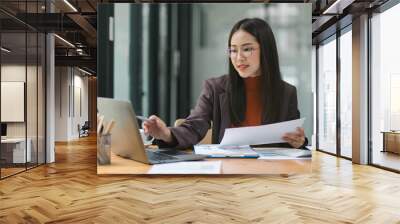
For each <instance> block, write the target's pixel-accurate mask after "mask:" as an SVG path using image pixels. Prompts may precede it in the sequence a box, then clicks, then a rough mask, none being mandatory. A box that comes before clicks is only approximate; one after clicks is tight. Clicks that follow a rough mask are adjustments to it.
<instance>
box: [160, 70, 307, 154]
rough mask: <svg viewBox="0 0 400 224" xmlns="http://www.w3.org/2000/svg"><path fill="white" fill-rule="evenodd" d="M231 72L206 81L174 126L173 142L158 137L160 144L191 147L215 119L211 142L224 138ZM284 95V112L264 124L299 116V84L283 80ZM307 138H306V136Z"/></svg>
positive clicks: (282, 99)
mask: <svg viewBox="0 0 400 224" xmlns="http://www.w3.org/2000/svg"><path fill="white" fill-rule="evenodd" d="M228 86H229V76H228V75H223V76H220V77H216V78H211V79H208V80H205V81H204V84H203V90H202V92H201V94H200V97H199V98H198V100H197V105H196V107H195V108H194V109H193V110H192V111H191V113H190V115H189V116H188V117H187V118H186V121H185V122H184V123H182V124H181V125H179V126H178V127H171V128H170V130H171V132H172V135H173V136H174V137H175V140H176V141H175V143H174V144H165V143H164V142H162V141H159V140H158V141H156V144H158V145H159V146H160V147H176V148H189V147H191V146H193V145H195V144H197V143H198V142H200V141H201V139H203V137H204V136H205V135H206V133H207V131H208V129H209V128H210V126H211V121H212V143H213V144H218V143H220V142H221V140H222V138H223V136H224V133H225V129H226V128H229V127H230V125H231V120H230V115H229V99H228V91H229V90H228ZM283 86H284V90H283V96H282V98H281V101H282V103H281V114H280V117H279V120H271V119H268V118H267V119H266V120H263V121H262V124H271V123H276V122H282V121H288V120H293V119H298V118H300V112H299V110H298V108H297V92H296V87H294V86H292V85H290V84H288V83H286V82H284V84H283ZM306 141H307V140H306ZM270 146H281V147H291V146H290V145H289V144H287V143H285V144H274V145H270Z"/></svg>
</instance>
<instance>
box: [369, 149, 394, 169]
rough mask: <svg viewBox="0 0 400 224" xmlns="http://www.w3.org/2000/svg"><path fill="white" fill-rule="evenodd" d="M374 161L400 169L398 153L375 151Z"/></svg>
mask: <svg viewBox="0 0 400 224" xmlns="http://www.w3.org/2000/svg"><path fill="white" fill-rule="evenodd" d="M372 161H373V163H374V164H376V165H380V166H384V167H388V168H391V169H395V170H400V155H399V154H396V153H392V152H381V151H375V152H374V154H373V157H372Z"/></svg>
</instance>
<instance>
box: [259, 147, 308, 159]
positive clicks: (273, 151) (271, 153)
mask: <svg viewBox="0 0 400 224" xmlns="http://www.w3.org/2000/svg"><path fill="white" fill-rule="evenodd" d="M254 151H256V152H257V153H258V154H259V155H260V157H259V159H311V155H312V153H311V151H310V150H304V149H293V148H255V149H254Z"/></svg>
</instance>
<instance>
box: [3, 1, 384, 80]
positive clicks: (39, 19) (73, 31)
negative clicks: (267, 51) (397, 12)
mask: <svg viewBox="0 0 400 224" xmlns="http://www.w3.org/2000/svg"><path fill="white" fill-rule="evenodd" d="M229 1H231V2H232V0H229ZM386 1H387V0H299V1H296V0H292V1H279V0H270V1H264V0H263V1H261V0H256V1H250V2H271V3H274V2H291V3H293V2H296V3H312V14H313V15H312V27H313V28H312V37H313V43H316V42H318V41H319V40H321V39H323V38H326V37H327V36H329V35H331V34H332V32H335V30H336V27H335V26H337V21H338V20H342V21H346V19H344V18H346V17H347V20H348V21H349V22H350V23H351V17H352V16H354V15H357V13H361V12H364V11H365V10H368V9H373V8H376V7H378V6H380V5H382V4H383V3H385V2H386ZM45 2H46V1H45V0H1V2H0V25H1V30H2V32H3V34H2V46H7V48H11V49H13V52H14V54H15V55H18V54H19V53H20V54H21V55H24V54H26V52H28V58H29V54H30V53H32V54H33V53H34V52H35V51H36V50H35V49H36V46H37V43H36V41H34V40H35V39H34V36H33V35H28V40H25V29H26V28H27V29H28V32H30V31H32V32H36V31H39V32H54V33H56V34H57V35H58V36H59V37H60V38H58V37H57V38H55V45H56V50H55V53H56V65H70V66H81V67H85V68H87V69H88V70H91V71H93V72H94V73H95V72H96V57H97V55H96V54H97V53H96V52H97V43H96V42H97V39H96V36H97V10H96V6H97V4H99V3H115V2H135V1H117V0H47V2H48V5H47V6H46V5H45ZM136 2H171V1H157V0H154V1H136ZM175 2H179V1H175ZM181 2H182V1H181ZM185 2H189V1H185ZM192 2H196V1H192ZM197 2H198V1H197ZM208 2H212V1H208ZM239 2H249V1H241V0H239ZM50 9H51V11H52V13H49V12H50ZM345 25H346V22H342V23H341V26H345ZM32 38H33V39H32ZM62 39H64V40H66V41H68V42H69V43H70V44H69V43H67V42H65V41H63V40H62ZM25 41H27V42H28V45H27V46H28V48H27V49H25V48H24V47H21V46H25ZM71 44H72V45H71ZM41 46H42V45H40V44H39V48H40V47H41ZM25 51H26V52H25ZM18 52H19V53H18ZM10 58H11V57H10Z"/></svg>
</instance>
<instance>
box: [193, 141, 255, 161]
mask: <svg viewBox="0 0 400 224" xmlns="http://www.w3.org/2000/svg"><path fill="white" fill-rule="evenodd" d="M194 152H195V153H196V154H201V155H207V157H210V158H226V157H227V158H258V153H256V152H255V151H253V149H252V148H251V147H250V146H249V145H242V146H224V147H220V145H218V144H201V145H195V146H194Z"/></svg>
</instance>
